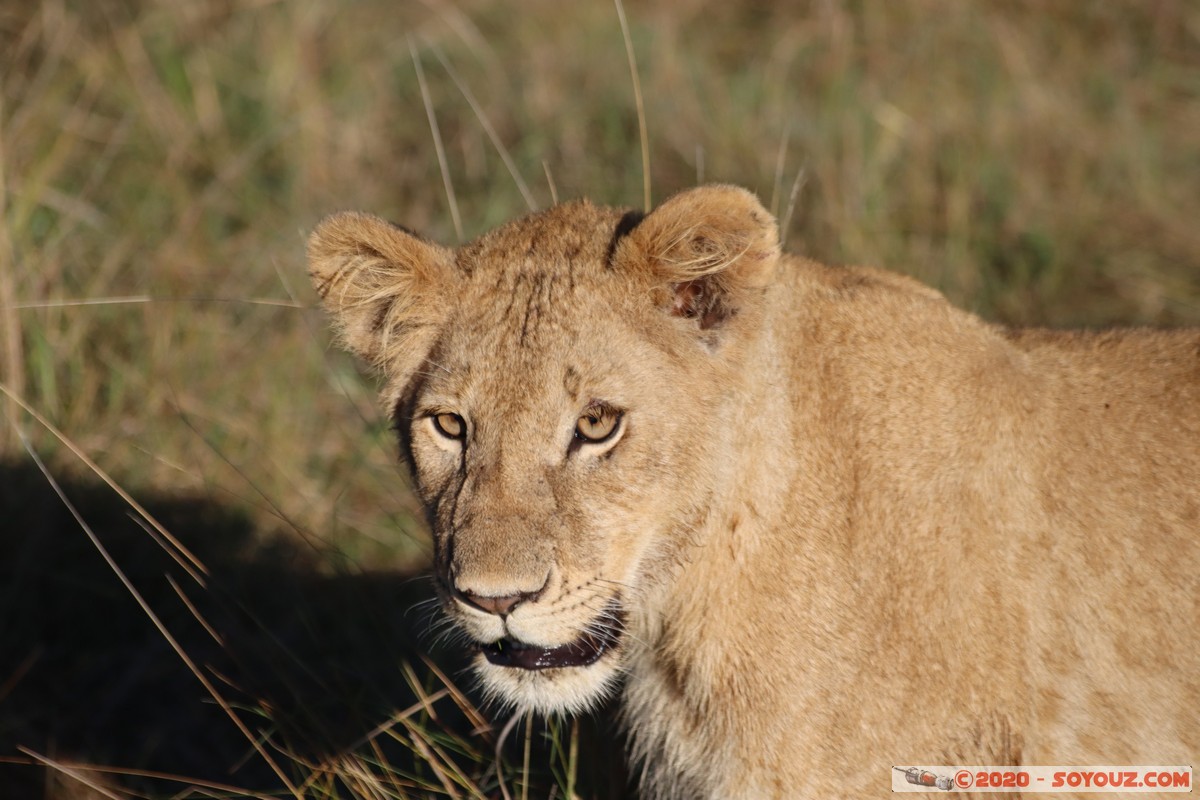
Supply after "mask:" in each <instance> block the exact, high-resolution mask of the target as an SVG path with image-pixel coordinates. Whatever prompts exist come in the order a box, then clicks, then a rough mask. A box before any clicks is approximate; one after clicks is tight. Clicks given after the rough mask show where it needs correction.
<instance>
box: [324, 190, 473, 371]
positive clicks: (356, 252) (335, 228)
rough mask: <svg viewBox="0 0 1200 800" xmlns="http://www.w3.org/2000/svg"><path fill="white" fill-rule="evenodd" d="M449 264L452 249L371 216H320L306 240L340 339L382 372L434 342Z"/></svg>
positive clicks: (450, 262) (451, 259)
mask: <svg viewBox="0 0 1200 800" xmlns="http://www.w3.org/2000/svg"><path fill="white" fill-rule="evenodd" d="M453 264H454V254H453V252H452V251H451V250H449V249H447V248H445V247H441V246H440V245H436V244H432V243H430V242H427V241H425V240H424V239H421V238H420V237H418V236H416V235H414V234H412V233H409V232H408V231H405V230H403V229H402V228H399V227H397V226H395V225H392V224H391V223H388V222H385V221H384V220H382V219H380V218H378V217H374V216H371V215H370V214H360V213H356V212H350V211H348V212H344V213H341V214H334V215H333V216H330V217H326V218H325V219H324V220H322V221H321V224H320V225H318V226H317V228H316V230H314V231H313V232H312V235H311V236H309V238H308V271H309V275H311V276H312V281H313V286H314V287H316V290H317V294H319V295H320V296H321V301H322V303H323V304H324V306H325V309H326V311H328V312H329V314H330V316H331V317H332V318H333V321H334V326H335V328H336V329H337V330H338V332H339V334H340V335H341V339H342V342H343V343H344V344H345V346H346V348H347V349H348V350H350V351H351V352H353V353H355V354H356V355H358V356H360V357H361V358H363V359H364V360H366V361H368V362H370V363H371V364H372V365H373V366H374V367H376V368H380V369H382V368H385V367H387V366H389V365H392V364H395V363H396V362H399V361H404V360H406V356H412V355H413V354H414V351H415V350H416V349H417V348H418V347H420V346H421V343H422V342H423V341H424V340H426V339H432V329H433V328H434V327H435V326H436V325H438V324H439V323H440V322H441V314H440V311H439V305H440V304H439V303H438V302H437V299H438V297H439V296H444V286H445V282H446V281H448V280H449V279H450V277H451V275H452V270H453ZM423 334H424V335H423Z"/></svg>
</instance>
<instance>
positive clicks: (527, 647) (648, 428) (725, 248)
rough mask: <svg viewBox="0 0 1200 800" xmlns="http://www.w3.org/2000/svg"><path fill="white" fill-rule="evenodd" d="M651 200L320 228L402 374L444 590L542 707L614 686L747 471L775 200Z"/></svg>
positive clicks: (502, 675) (339, 312) (365, 322)
mask: <svg viewBox="0 0 1200 800" xmlns="http://www.w3.org/2000/svg"><path fill="white" fill-rule="evenodd" d="M709 195H720V196H719V197H710V196H709ZM731 200H732V201H734V202H733V204H732V207H733V208H734V209H735V212H736V213H730V211H729V208H730V207H731ZM635 222H637V220H636V219H635V217H633V216H632V215H625V216H622V214H621V213H620V212H617V211H613V210H611V209H600V208H596V207H593V206H591V205H588V204H569V205H566V206H560V207H557V208H554V209H551V210H550V211H547V212H544V213H542V214H537V215H533V216H531V217H529V218H526V219H523V220H519V221H517V222H514V223H510V224H509V225H507V226H505V227H503V228H500V229H498V230H496V231H493V232H492V233H490V234H488V235H486V236H484V237H482V238H481V239H479V240H477V241H476V242H474V243H472V244H470V245H467V246H465V247H464V248H462V249H460V250H458V251H457V252H452V251H448V250H445V249H442V248H439V247H437V246H435V245H431V244H429V243H426V242H424V241H422V240H419V239H417V238H416V237H413V236H411V235H409V234H407V233H404V232H402V231H400V230H399V229H396V228H393V227H390V226H387V225H386V223H382V222H381V221H378V220H374V219H373V218H367V217H364V216H362V215H341V216H339V217H334V218H331V219H330V220H328V221H326V222H325V223H324V224H323V225H322V226H321V228H319V229H318V231H317V232H316V233H315V234H314V236H313V240H312V243H311V244H310V256H311V263H312V271H313V274H314V279H315V280H316V282H317V286H318V289H319V290H320V291H321V293H322V295H323V297H324V298H325V302H326V304H327V306H329V307H330V308H331V310H332V311H333V312H334V314H335V317H336V318H337V319H338V321H339V322H340V324H341V328H342V332H343V336H344V339H345V340H346V342H347V343H348V344H349V346H350V347H351V348H352V349H354V350H356V351H357V352H359V353H360V354H361V355H363V356H365V357H366V358H368V359H369V360H371V361H372V362H373V363H374V364H376V365H377V366H378V367H379V368H380V369H381V371H382V373H383V376H384V379H385V385H384V390H383V397H384V402H385V404H386V407H387V408H388V409H389V411H390V412H391V413H392V414H393V417H394V421H395V424H396V428H397V430H398V432H399V434H400V439H401V446H402V450H403V452H404V455H405V457H406V459H407V460H408V461H409V465H410V467H411V468H412V471H413V474H414V476H415V479H416V485H417V488H418V491H419V493H420V496H421V499H422V501H423V502H424V504H425V507H426V509H427V512H428V516H429V520H430V523H431V527H432V530H433V535H434V541H435V545H436V550H435V552H436V559H435V566H434V569H435V577H436V580H437V584H438V586H439V588H440V590H441V593H442V596H443V599H444V601H445V606H446V609H447V611H448V613H449V614H450V615H451V617H452V618H453V619H454V620H455V622H456V623H457V624H458V625H459V626H460V627H461V628H462V630H463V631H465V632H466V634H467V635H468V636H469V637H470V639H471V640H472V641H473V642H474V643H475V644H476V646H477V653H476V655H475V664H476V668H477V670H478V674H479V676H480V678H481V680H482V683H483V685H484V687H485V688H486V690H487V691H488V692H490V693H491V694H493V695H494V696H496V697H497V698H499V699H501V700H504V701H508V702H511V703H513V704H515V705H517V706H520V707H522V708H531V709H535V710H539V711H544V712H552V711H578V710H581V709H583V708H585V707H587V706H588V705H589V704H591V703H593V702H594V701H595V700H596V699H598V698H599V697H601V696H602V695H603V694H604V692H605V691H606V689H607V688H608V687H610V686H612V685H613V678H614V677H615V676H616V675H617V674H618V673H619V671H620V668H621V663H622V660H623V658H625V657H626V655H627V654H628V652H629V650H630V649H631V648H632V647H635V646H638V644H639V636H638V632H639V631H642V630H644V629H645V627H646V620H645V618H644V617H645V614H644V610H645V603H646V600H647V597H648V596H649V595H650V594H651V593H652V592H653V590H654V588H655V586H656V585H657V583H658V582H659V580H660V579H661V577H662V576H663V575H664V574H667V573H669V571H670V570H671V568H672V565H673V564H675V563H678V560H679V559H680V558H681V557H683V554H684V553H685V552H686V547H687V545H688V541H689V536H690V533H691V532H692V531H694V530H695V529H696V528H697V527H698V526H699V525H700V524H702V522H703V520H704V517H705V513H706V509H707V508H708V507H709V506H710V505H711V500H712V498H713V496H714V494H716V493H718V492H720V491H721V490H722V486H723V485H724V484H725V477H724V475H723V464H722V453H723V452H727V447H728V437H727V434H726V433H725V432H728V431H731V430H732V429H733V427H734V426H732V425H731V424H723V423H729V422H730V421H729V420H724V419H723V418H724V416H725V415H726V414H725V409H726V407H727V406H728V405H729V402H728V401H729V396H730V393H732V392H735V391H736V390H737V375H738V359H737V353H738V349H739V347H738V342H739V339H740V338H745V337H746V336H748V335H750V333H751V332H752V330H753V322H754V316H755V315H754V313H753V306H754V298H755V296H756V293H759V292H761V287H762V285H763V283H764V282H765V279H766V277H767V276H768V275H769V273H770V269H771V268H772V267H773V265H774V262H775V260H776V258H777V251H776V244H775V236H774V227H773V222H772V221H771V220H770V218H769V216H768V215H766V213H765V212H764V211H762V209H761V207H759V206H758V204H757V202H756V201H754V200H753V198H751V197H750V196H749V195H746V194H745V193H743V192H740V191H737V190H732V189H726V188H712V189H704V190H696V191H693V192H691V193H688V194H684V195H680V196H677V198H675V199H673V200H672V201H669V202H668V203H667V204H664V206H662V207H661V208H660V209H659V210H656V211H655V212H653V213H652V214H650V215H649V216H647V217H646V218H645V219H644V220H641V221H640V223H638V224H636V225H635V224H634V223H635Z"/></svg>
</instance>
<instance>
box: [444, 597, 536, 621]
mask: <svg viewBox="0 0 1200 800" xmlns="http://www.w3.org/2000/svg"><path fill="white" fill-rule="evenodd" d="M535 594H536V593H535V592H522V593H520V594H506V595H504V596H502V597H484V596H483V595H478V594H475V593H474V592H459V593H458V595H459V597H461V598H462V599H463V600H465V601H466V602H468V603H470V604H471V605H473V606H475V607H476V608H480V609H483V610H484V611H486V612H488V613H489V614H499V615H500V616H502V617H507V616H508V615H509V614H510V613H511V612H512V610H513V609H514V608H516V607H517V604H518V603H521V602H523V601H525V600H529V599H530V598H532V597H534V595H535Z"/></svg>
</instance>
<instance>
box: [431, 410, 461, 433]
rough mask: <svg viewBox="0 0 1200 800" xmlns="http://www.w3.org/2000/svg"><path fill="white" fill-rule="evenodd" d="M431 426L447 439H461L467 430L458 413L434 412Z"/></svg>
mask: <svg viewBox="0 0 1200 800" xmlns="http://www.w3.org/2000/svg"><path fill="white" fill-rule="evenodd" d="M432 419H433V427H435V428H437V432H438V433H440V434H441V435H442V436H445V437H446V438H447V439H461V438H463V433H465V432H466V430H467V425H466V423H465V422H463V418H462V417H460V416H459V415H458V414H435V415H434V416H433V417H432Z"/></svg>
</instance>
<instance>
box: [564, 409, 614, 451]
mask: <svg viewBox="0 0 1200 800" xmlns="http://www.w3.org/2000/svg"><path fill="white" fill-rule="evenodd" d="M620 421H621V415H620V414H619V413H617V412H616V411H613V410H612V409H608V408H594V409H589V410H588V411H587V412H586V413H585V414H584V415H583V416H582V417H580V418H579V419H578V420H576V422H575V438H576V439H582V440H583V441H585V442H588V443H590V444H599V443H600V442H603V441H606V440H608V439H609V438H611V437H612V435H613V434H614V433H616V431H617V424H618V423H619V422H620Z"/></svg>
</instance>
